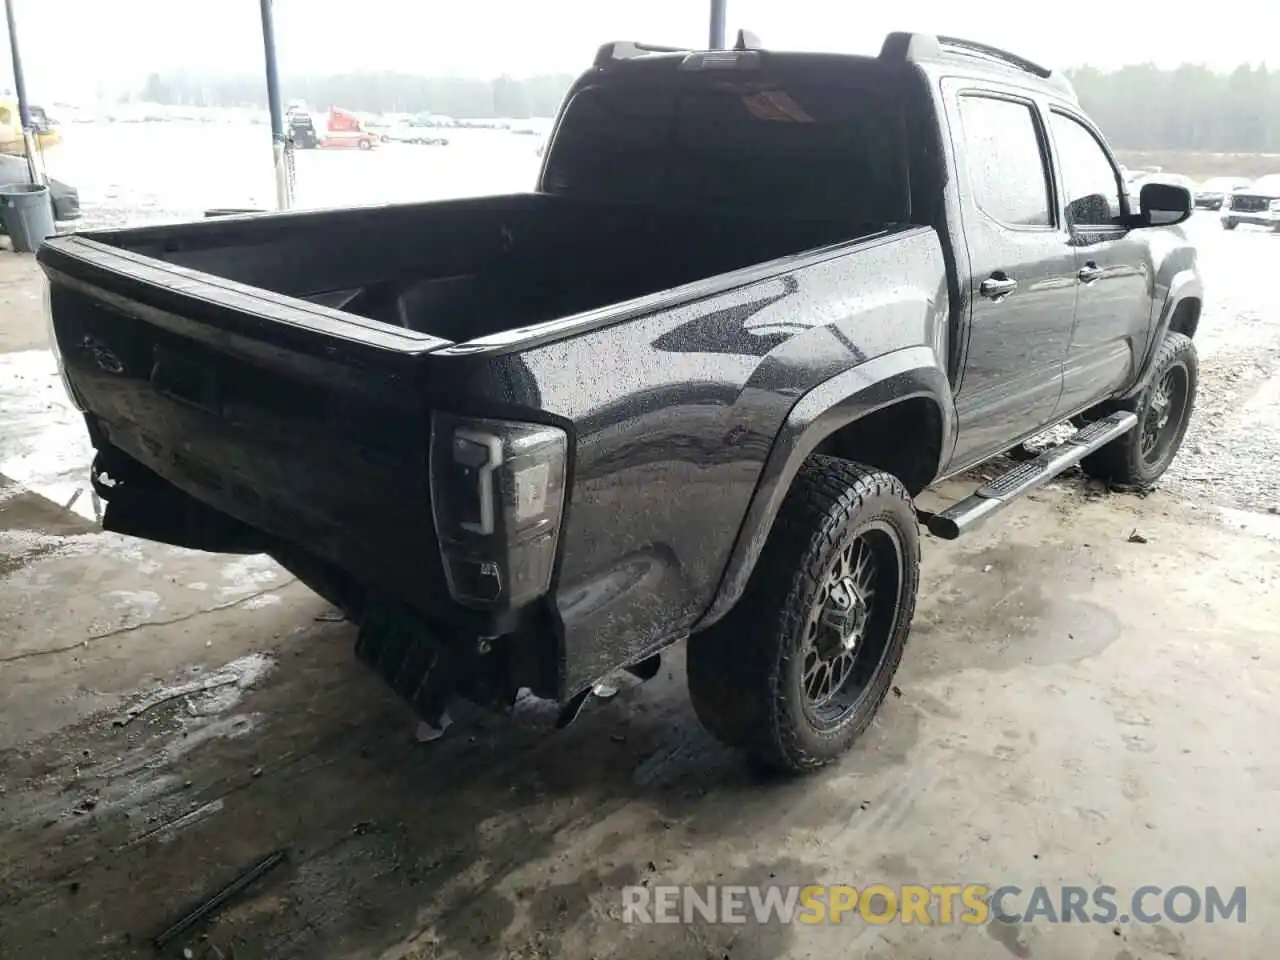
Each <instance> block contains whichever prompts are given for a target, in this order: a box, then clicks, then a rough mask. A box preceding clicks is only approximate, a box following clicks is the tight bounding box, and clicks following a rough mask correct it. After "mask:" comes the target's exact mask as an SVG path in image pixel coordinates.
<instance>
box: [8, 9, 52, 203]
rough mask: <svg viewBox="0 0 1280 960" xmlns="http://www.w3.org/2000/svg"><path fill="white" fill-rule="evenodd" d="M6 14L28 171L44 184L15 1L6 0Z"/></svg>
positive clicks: (34, 180) (14, 86) (32, 177)
mask: <svg viewBox="0 0 1280 960" xmlns="http://www.w3.org/2000/svg"><path fill="white" fill-rule="evenodd" d="M4 13H5V17H6V18H7V19H8V21H9V51H10V55H11V56H12V58H13V90H14V93H15V94H16V95H17V98H18V120H19V122H20V123H21V124H22V145H23V148H24V149H25V151H26V154H27V170H28V171H29V172H30V173H31V182H32V183H36V184H43V183H44V167H43V164H41V163H40V155H39V151H37V149H36V136H35V130H34V129H33V127H32V126H31V108H30V107H29V106H28V105H27V80H26V77H24V76H23V75H22V54H21V53H20V52H19V50H18V27H17V25H16V23H15V22H14V16H13V0H4Z"/></svg>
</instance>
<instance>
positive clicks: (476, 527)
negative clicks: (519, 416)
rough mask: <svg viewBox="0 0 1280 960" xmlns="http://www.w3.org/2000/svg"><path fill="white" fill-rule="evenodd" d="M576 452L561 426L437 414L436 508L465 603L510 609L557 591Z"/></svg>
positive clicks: (447, 562)
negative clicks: (568, 473) (570, 465)
mask: <svg viewBox="0 0 1280 960" xmlns="http://www.w3.org/2000/svg"><path fill="white" fill-rule="evenodd" d="M568 453H569V438H568V436H567V435H566V434H565V432H564V431H563V430H561V429H559V428H557V427H551V426H546V425H543V424H531V423H512V422H509V421H506V420H487V419H472V418H468V417H455V416H452V415H450V414H442V413H437V414H434V415H433V417H432V421H431V511H432V514H433V516H434V517H435V524H436V532H437V535H438V536H439V539H440V555H441V558H442V559H443V561H444V570H445V577H446V579H447V580H448V584H449V592H450V593H451V594H452V595H453V598H454V599H455V600H457V601H458V602H459V603H462V604H465V605H466V606H469V607H475V608H479V609H485V610H510V609H514V608H516V607H521V606H523V605H525V604H527V603H528V602H529V601H531V600H534V599H536V598H537V597H540V596H542V595H543V594H544V593H546V592H547V590H548V589H549V588H550V586H551V575H552V570H553V567H554V565H555V555H556V543H557V541H558V539H559V536H560V521H561V518H562V517H563V515H564V495H565V469H566V467H565V463H566V460H567V458H568Z"/></svg>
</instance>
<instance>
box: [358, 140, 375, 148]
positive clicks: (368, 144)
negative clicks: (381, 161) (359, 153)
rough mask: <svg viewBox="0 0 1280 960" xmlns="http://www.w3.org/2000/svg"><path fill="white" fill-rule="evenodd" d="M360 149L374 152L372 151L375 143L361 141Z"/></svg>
mask: <svg viewBox="0 0 1280 960" xmlns="http://www.w3.org/2000/svg"><path fill="white" fill-rule="evenodd" d="M360 149H361V150H372V149H373V141H372V140H361V141H360Z"/></svg>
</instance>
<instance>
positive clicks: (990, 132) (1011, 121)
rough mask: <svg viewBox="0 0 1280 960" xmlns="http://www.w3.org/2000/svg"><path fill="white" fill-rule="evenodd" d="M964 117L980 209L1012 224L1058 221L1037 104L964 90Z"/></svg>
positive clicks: (972, 180)
mask: <svg viewBox="0 0 1280 960" xmlns="http://www.w3.org/2000/svg"><path fill="white" fill-rule="evenodd" d="M960 123H961V126H962V127H963V128H964V150H965V166H966V168H967V169H968V172H969V184H970V188H971V189H972V191H973V197H974V202H975V203H976V204H977V206H978V209H979V210H981V211H982V212H983V213H984V214H986V215H987V216H988V217H990V218H991V219H992V220H995V221H996V222H997V223H999V224H1001V225H1002V226H1006V227H1013V228H1018V229H1025V228H1036V227H1040V228H1047V227H1052V226H1053V215H1052V212H1051V211H1052V209H1053V204H1052V202H1051V197H1052V195H1053V194H1052V186H1051V182H1050V180H1049V172H1048V166H1047V165H1046V163H1045V151H1044V137H1043V136H1042V134H1041V130H1040V123H1039V121H1038V119H1037V114H1036V109H1035V106H1034V105H1033V104H1031V103H1028V102H1025V101H1022V100H1007V99H1004V98H1000V97H991V96H982V95H979V94H964V95H963V96H961V97H960Z"/></svg>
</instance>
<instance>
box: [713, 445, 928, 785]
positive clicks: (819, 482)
mask: <svg viewBox="0 0 1280 960" xmlns="http://www.w3.org/2000/svg"><path fill="white" fill-rule="evenodd" d="M919 580H920V541H919V532H918V529H917V525H916V516H915V509H914V507H913V505H912V502H911V497H910V495H909V494H908V493H907V491H906V490H905V489H904V488H903V486H902V484H901V483H900V482H899V481H898V480H897V479H896V478H894V477H892V476H890V475H889V474H887V473H884V472H882V471H878V470H874V469H872V468H870V467H864V466H859V465H857V464H852V463H848V462H845V461H841V460H837V459H834V458H831V457H813V458H811V459H810V460H809V461H808V462H807V463H806V464H805V465H804V467H803V468H802V469H801V471H800V473H799V474H798V475H797V477H796V479H795V482H794V483H793V485H792V488H791V491H790V493H789V494H788V496H787V500H786V501H785V503H784V504H783V507H782V510H781V511H780V513H779V515H778V519H777V521H776V522H775V524H774V527H773V530H772V531H771V532H770V535H769V540H768V542H767V543H766V544H765V547H764V551H763V552H762V553H761V556H760V559H759V561H758V562H757V564H756V568H755V571H754V573H753V574H752V577H751V581H750V583H748V585H747V588H746V591H745V593H744V594H743V597H742V599H741V600H740V601H739V602H738V604H737V605H736V606H735V607H734V609H733V610H732V611H730V613H729V614H728V615H727V616H725V618H724V619H723V620H721V621H720V622H719V623H717V624H715V625H714V626H713V627H711V628H710V629H709V630H706V631H704V632H702V633H699V634H695V635H694V636H693V637H691V638H690V640H689V654H688V665H689V692H690V695H691V698H692V700H693V706H694V710H695V712H696V713H697V715H698V718H699V720H700V721H701V722H702V724H703V726H705V727H706V728H707V729H708V730H709V731H710V732H711V733H712V734H713V735H714V736H715V737H716V738H717V739H719V740H721V741H722V742H724V743H726V744H728V745H730V746H735V747H741V748H743V749H744V750H745V751H746V752H747V753H748V754H749V755H750V756H751V757H752V758H754V759H755V760H757V761H759V762H761V763H763V764H764V765H765V766H768V767H771V768H773V769H779V770H784V771H802V770H809V769H814V768H817V767H821V766H823V765H824V764H827V763H829V762H831V761H832V760H834V759H836V758H837V757H839V756H840V755H841V754H843V753H844V752H845V751H846V750H848V749H849V747H850V746H852V745H853V743H854V741H856V740H857V739H858V737H859V735H861V733H862V732H863V731H864V730H865V729H866V728H867V726H868V724H870V723H871V720H872V718H873V717H874V716H875V714H876V711H877V710H878V709H879V707H880V704H881V703H882V702H883V701H884V698H885V695H886V694H887V693H888V691H889V687H890V684H891V682H892V680H893V675H894V673H895V671H896V670H897V668H898V664H899V662H900V661H901V659H902V653H903V649H904V648H905V645H906V641H907V633H908V631H909V630H910V628H911V618H912V615H913V614H914V612H915V603H916V593H917V590H918V588H919Z"/></svg>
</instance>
